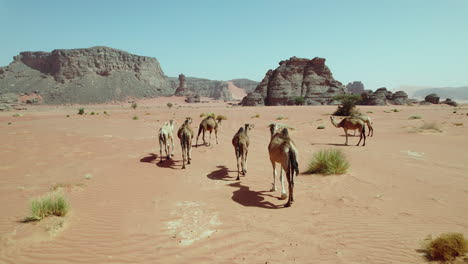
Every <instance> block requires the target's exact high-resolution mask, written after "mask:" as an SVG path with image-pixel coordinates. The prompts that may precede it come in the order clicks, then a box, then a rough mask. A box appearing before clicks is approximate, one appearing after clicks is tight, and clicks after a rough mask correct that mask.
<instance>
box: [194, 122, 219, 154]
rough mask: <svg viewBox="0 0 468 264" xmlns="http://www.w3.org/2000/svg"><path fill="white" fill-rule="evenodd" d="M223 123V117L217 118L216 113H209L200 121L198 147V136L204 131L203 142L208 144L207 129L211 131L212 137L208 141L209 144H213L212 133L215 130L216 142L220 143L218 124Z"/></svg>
mask: <svg viewBox="0 0 468 264" xmlns="http://www.w3.org/2000/svg"><path fill="white" fill-rule="evenodd" d="M220 124H221V118H217V120H215V118H214V115H208V117H206V118H205V119H203V120H202V121H201V122H200V126H199V128H198V135H197V142H196V144H195V146H197V147H198V138H199V137H200V134H201V133H202V132H203V137H202V139H203V144H204V145H206V141H205V131H209V132H210V139H209V141H208V146H210V145H211V133H212V132H213V131H214V132H215V137H216V144H218V126H219V125H220Z"/></svg>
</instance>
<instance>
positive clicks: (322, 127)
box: [317, 125, 325, 129]
mask: <svg viewBox="0 0 468 264" xmlns="http://www.w3.org/2000/svg"><path fill="white" fill-rule="evenodd" d="M317 129H325V126H324V125H320V126H318V127H317Z"/></svg>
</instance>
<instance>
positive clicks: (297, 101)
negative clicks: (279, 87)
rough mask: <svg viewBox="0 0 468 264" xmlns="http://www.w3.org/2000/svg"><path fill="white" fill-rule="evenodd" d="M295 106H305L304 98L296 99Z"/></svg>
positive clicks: (297, 97) (298, 97)
mask: <svg viewBox="0 0 468 264" xmlns="http://www.w3.org/2000/svg"><path fill="white" fill-rule="evenodd" d="M294 104H295V105H304V104H305V98H304V97H303V96H296V97H294Z"/></svg>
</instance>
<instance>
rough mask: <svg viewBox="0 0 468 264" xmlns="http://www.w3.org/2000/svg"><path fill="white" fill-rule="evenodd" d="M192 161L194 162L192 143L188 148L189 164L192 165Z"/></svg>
mask: <svg viewBox="0 0 468 264" xmlns="http://www.w3.org/2000/svg"><path fill="white" fill-rule="evenodd" d="M191 161H192V142H190V144H189V145H188V148H187V164H190V163H191Z"/></svg>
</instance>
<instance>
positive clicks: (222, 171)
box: [206, 165, 237, 181]
mask: <svg viewBox="0 0 468 264" xmlns="http://www.w3.org/2000/svg"><path fill="white" fill-rule="evenodd" d="M216 168H218V169H217V170H214V171H212V172H210V173H209V174H207V175H206V177H208V178H210V179H212V180H218V181H235V180H234V179H235V178H234V177H231V176H229V172H237V171H230V170H229V169H228V168H227V167H226V166H224V165H220V166H216ZM231 179H232V180H231Z"/></svg>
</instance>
